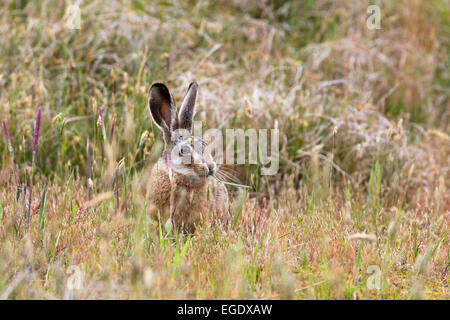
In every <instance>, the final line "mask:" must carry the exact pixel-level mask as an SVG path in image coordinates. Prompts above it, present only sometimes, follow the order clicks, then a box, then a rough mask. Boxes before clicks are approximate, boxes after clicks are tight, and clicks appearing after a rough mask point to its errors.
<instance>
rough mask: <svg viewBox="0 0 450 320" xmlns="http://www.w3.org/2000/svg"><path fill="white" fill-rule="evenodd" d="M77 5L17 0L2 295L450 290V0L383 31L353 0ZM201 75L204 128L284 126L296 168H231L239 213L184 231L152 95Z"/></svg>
mask: <svg viewBox="0 0 450 320" xmlns="http://www.w3.org/2000/svg"><path fill="white" fill-rule="evenodd" d="M68 5H69V2H64V1H55V0H42V1H26V0H22V1H12V0H11V1H4V2H2V4H1V5H0V6H1V10H0V12H1V13H0V22H1V23H0V31H2V35H3V36H2V37H1V38H0V48H1V50H0V110H1V116H0V117H1V119H0V120H1V121H2V126H3V130H2V132H1V134H0V151H1V153H0V217H1V223H0V275H1V276H0V297H1V298H6V299H29V298H31V299H64V298H84V299H87V298H92V299H112V298H114V299H129V298H136V299H144V298H145V299H147V298H150V299H175V298H188V299H220V298H242V299H247V298H255V299H268V298H273V299H278V298H283V299H284V298H285V299H409V298H426V299H448V298H449V294H448V285H449V281H448V265H449V258H450V257H449V250H448V248H449V243H448V241H449V240H448V233H447V230H448V229H449V227H448V224H449V210H450V197H449V192H448V187H449V175H448V168H449V164H448V160H449V154H450V152H449V151H450V147H449V143H448V142H449V140H450V138H449V136H450V128H449V123H450V121H449V118H448V117H449V108H448V105H449V100H448V95H449V87H450V86H449V74H448V61H449V57H450V56H449V52H448V49H449V43H448V39H449V28H448V26H449V25H450V23H449V9H448V8H449V6H448V3H447V1H444V0H441V1H439V0H432V1H419V0H414V1H410V0H404V1H391V0H385V1H380V3H379V5H380V7H381V11H382V17H381V26H382V29H380V30H369V29H367V28H366V27H365V21H366V18H367V14H366V7H367V4H366V3H364V2H362V1H353V0H343V1H339V2H334V1H326V0H318V1H303V2H298V1H272V0H271V1H265V2H260V3H259V2H258V3H256V2H255V3H254V4H250V3H248V4H243V3H241V2H239V1H231V2H229V1H220V2H219V3H216V2H214V3H213V2H208V1H200V2H198V1H188V2H183V3H178V2H175V1H148V2H147V1H142V0H141V1H110V2H108V6H105V5H104V4H103V2H101V1H91V2H89V3H88V2H86V3H85V2H83V3H82V5H81V7H80V8H81V23H82V28H81V29H80V30H72V29H67V28H66V25H65V18H64V14H65V12H66V10H67V8H68ZM299 17H301V18H299ZM191 80H196V81H197V82H198V83H199V85H200V92H199V97H198V106H197V114H196V117H195V119H196V120H202V121H203V128H211V127H217V128H222V129H224V128H243V129H247V128H256V129H259V128H274V127H276V126H278V127H279V129H280V169H279V172H278V173H277V174H276V175H274V176H268V177H262V176H260V175H259V174H258V171H259V168H260V167H259V165H243V166H236V167H233V168H226V170H227V171H228V173H226V172H225V173H224V174H225V176H226V177H228V178H229V180H230V181H228V182H229V185H228V186H227V187H228V188H229V189H228V190H229V193H230V201H231V213H232V223H231V224H230V226H229V228H224V227H223V226H221V225H218V224H216V223H214V221H211V219H206V220H205V221H204V223H203V224H202V225H199V226H198V227H197V229H196V231H195V233H194V234H190V235H181V234H176V233H175V232H174V231H173V230H171V228H170V226H169V225H167V224H166V223H165V222H163V224H162V225H160V226H162V228H161V229H160V228H159V227H158V223H157V221H154V220H153V219H152V218H151V216H152V214H151V212H152V211H153V210H157V208H155V207H154V206H153V205H152V202H151V201H150V199H149V198H148V196H147V182H148V179H149V173H150V170H151V167H152V164H153V163H154V162H155V161H156V160H157V159H158V157H159V155H160V152H161V149H162V141H161V140H162V139H161V135H160V133H159V131H158V129H157V128H156V127H155V126H154V125H153V124H152V123H151V120H150V117H149V113H148V110H147V96H146V95H147V89H148V87H149V85H151V83H153V82H157V81H158V82H159V81H163V82H166V83H167V84H168V86H169V87H170V88H171V89H172V90H173V93H174V96H175V98H176V100H177V101H179V100H180V99H181V97H182V96H183V94H184V92H185V90H186V86H187V84H188V83H189V81H191ZM38 110H40V111H39V114H40V115H39V116H38ZM37 118H40V120H39V122H37V121H36V120H37ZM37 123H39V125H38V124H37ZM36 127H38V130H36ZM36 131H37V133H38V135H37V137H36V135H35V132H36ZM35 137H36V138H35ZM230 174H231V176H230ZM225 176H224V177H225ZM221 179H222V177H221ZM236 186H251V188H240V187H236ZM27 225H29V230H28V229H27ZM162 229H164V230H162ZM163 231H170V232H163ZM374 270H375V273H374ZM377 270H379V271H380V273H379V277H378V278H373V277H371V276H373V275H375V274H378V273H377V272H378V271H377ZM80 274H81V275H82V277H81V285H80V287H79V288H77V289H75V290H70V289H69V287H68V285H67V284H68V283H73V281H74V279H75V278H74V276H78V275H80ZM374 280H376V281H375V282H374ZM377 281H378V282H377ZM75 282H76V281H75ZM368 283H379V289H378V290H377V289H371V288H372V286H369V285H368Z"/></svg>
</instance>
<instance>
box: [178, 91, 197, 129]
mask: <svg viewBox="0 0 450 320" xmlns="http://www.w3.org/2000/svg"><path fill="white" fill-rule="evenodd" d="M197 90H198V84H197V82H191V83H190V84H189V87H188V90H187V93H186V96H185V97H184V100H183V104H182V105H181V108H180V112H179V114H178V125H179V128H180V129H186V130H188V131H189V132H190V131H191V129H192V121H193V120H194V110H195V99H196V97H197Z"/></svg>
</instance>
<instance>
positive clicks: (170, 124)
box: [148, 83, 178, 143]
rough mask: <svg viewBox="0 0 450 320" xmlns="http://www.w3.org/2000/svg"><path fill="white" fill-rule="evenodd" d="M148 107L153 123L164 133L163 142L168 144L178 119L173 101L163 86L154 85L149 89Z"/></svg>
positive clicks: (161, 84) (160, 84) (159, 84)
mask: <svg viewBox="0 0 450 320" xmlns="http://www.w3.org/2000/svg"><path fill="white" fill-rule="evenodd" d="M148 105H149V108H150V113H151V115H152V118H153V122H154V123H155V124H156V125H157V126H158V127H159V128H160V129H161V131H162V132H163V133H164V140H165V142H166V143H169V142H170V141H171V136H172V132H173V131H174V130H176V129H177V125H178V119H177V111H176V110H177V107H176V106H175V101H174V99H173V97H172V95H171V94H170V92H169V89H168V88H167V87H166V85H165V84H163V83H155V84H153V85H152V86H151V87H150V89H149V91H148Z"/></svg>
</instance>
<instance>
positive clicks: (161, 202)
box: [148, 82, 229, 232]
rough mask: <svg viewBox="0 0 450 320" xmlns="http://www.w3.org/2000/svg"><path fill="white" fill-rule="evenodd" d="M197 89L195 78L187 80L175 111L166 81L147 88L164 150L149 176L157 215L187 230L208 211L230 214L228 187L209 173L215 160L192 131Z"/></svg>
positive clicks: (216, 216) (225, 216)
mask: <svg viewBox="0 0 450 320" xmlns="http://www.w3.org/2000/svg"><path fill="white" fill-rule="evenodd" d="M197 90H198V85H197V83H196V82H192V83H191V84H189V87H188V90H187V93H186V96H185V97H184V100H183V103H182V104H181V107H180V111H179V113H178V115H177V108H176V106H175V101H174V99H173V96H172V95H171V93H170V92H169V89H168V88H167V87H166V86H165V85H164V84H162V83H155V84H153V85H152V86H151V87H150V89H149V93H148V95H149V108H150V113H151V115H152V118H153V121H154V123H155V124H156V125H157V126H158V128H159V129H160V130H161V131H162V132H163V137H164V151H163V153H162V156H161V158H160V159H159V160H158V162H157V163H156V164H155V166H154V167H153V168H152V173H151V177H150V186H149V187H150V192H151V193H150V197H151V198H153V202H154V204H155V205H156V210H155V211H156V213H157V214H158V213H159V217H155V218H157V219H160V222H161V223H165V222H166V221H167V220H168V219H170V221H171V223H172V226H173V227H174V229H175V230H179V231H188V232H192V231H193V230H194V228H195V225H196V224H198V223H199V222H201V221H203V220H204V219H205V218H206V217H207V215H208V213H210V215H211V216H212V218H213V219H214V220H221V221H228V220H229V211H228V192H227V189H226V187H225V185H224V184H223V183H222V182H220V181H218V180H216V179H214V177H213V175H215V172H216V170H217V166H216V163H215V162H214V160H213V159H212V157H211V155H210V154H206V152H204V150H205V147H206V143H205V142H204V141H203V140H202V139H201V138H199V137H194V136H193V135H192V122H193V117H194V108H195V99H196V96H197Z"/></svg>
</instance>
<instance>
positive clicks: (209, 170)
mask: <svg viewBox="0 0 450 320" xmlns="http://www.w3.org/2000/svg"><path fill="white" fill-rule="evenodd" d="M215 169H216V166H215V165H214V164H208V176H212V175H213V174H214V170H215Z"/></svg>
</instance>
